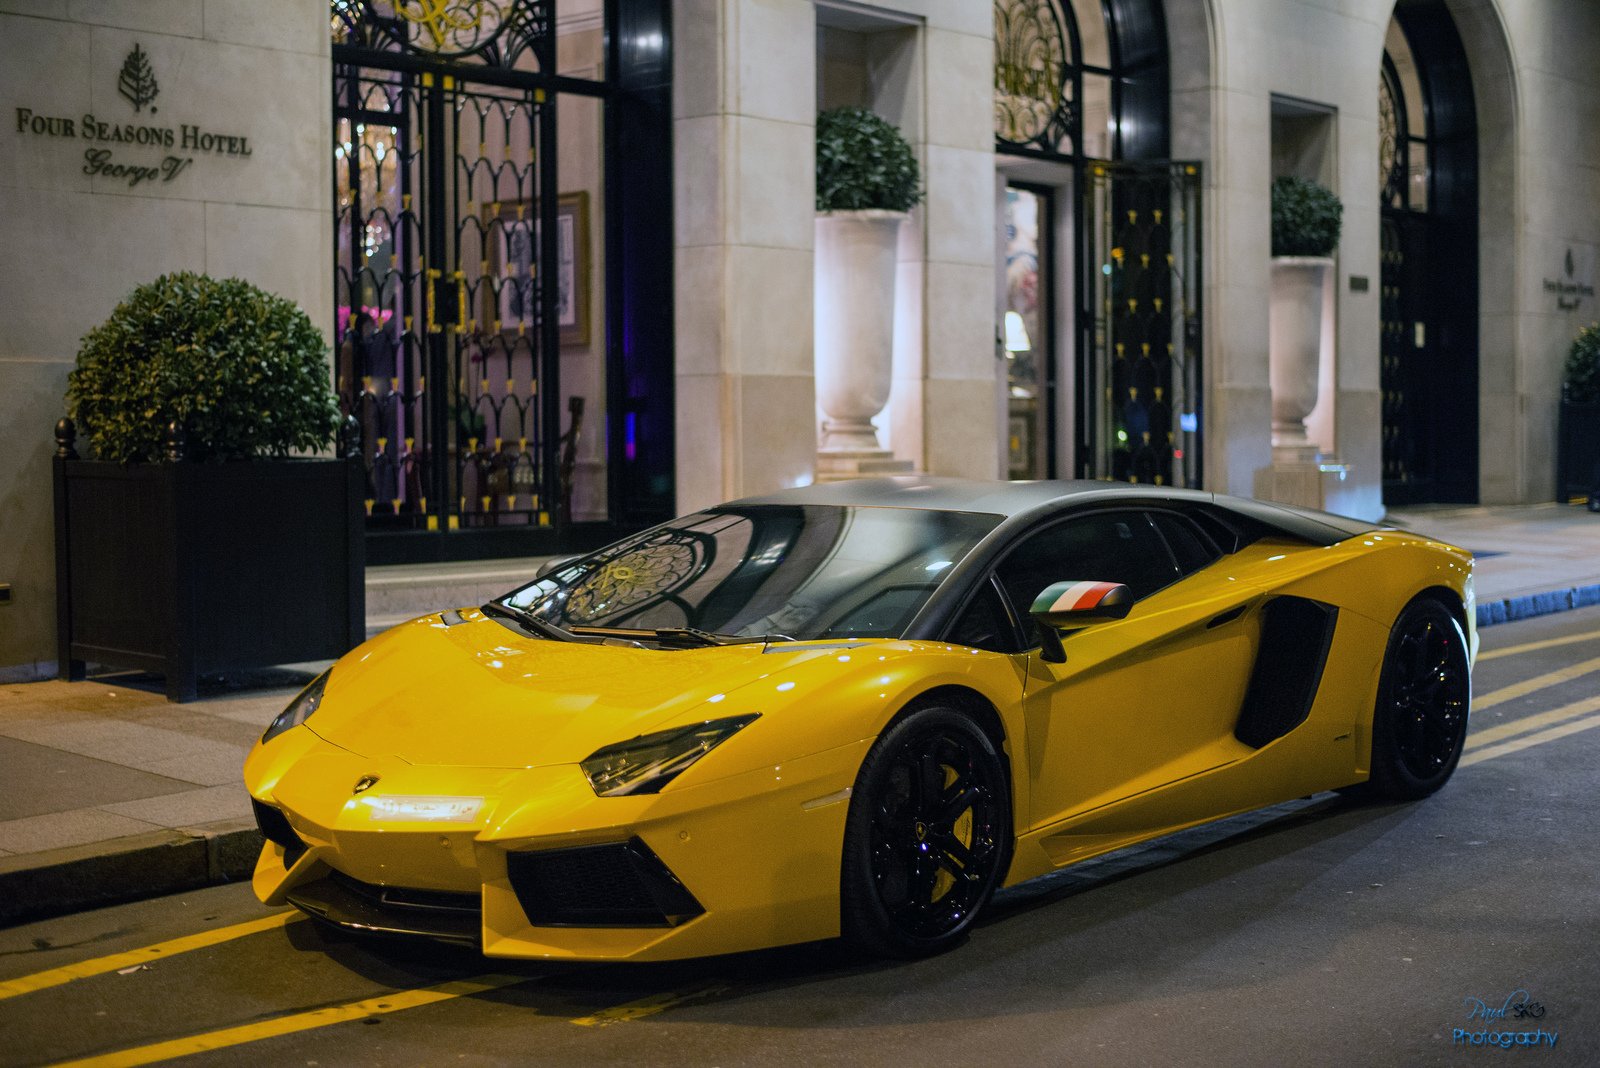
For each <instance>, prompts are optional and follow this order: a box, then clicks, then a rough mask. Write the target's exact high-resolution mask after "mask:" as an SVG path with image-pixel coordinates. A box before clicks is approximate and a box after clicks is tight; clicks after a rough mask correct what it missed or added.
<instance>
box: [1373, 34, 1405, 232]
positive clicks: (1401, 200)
mask: <svg viewBox="0 0 1600 1068" xmlns="http://www.w3.org/2000/svg"><path fill="white" fill-rule="evenodd" d="M1383 59H1384V62H1383V73H1382V75H1381V76H1380V77H1379V79H1378V189H1379V195H1380V196H1381V197H1382V198H1383V200H1382V203H1383V205H1384V206H1385V207H1392V208H1404V207H1405V206H1406V181H1407V174H1408V172H1409V170H1410V167H1409V165H1408V162H1409V161H1408V157H1409V155H1410V148H1411V135H1410V129H1409V124H1408V123H1407V121H1406V119H1407V116H1406V98H1405V94H1404V93H1403V92H1402V91H1401V89H1400V79H1399V76H1398V75H1397V74H1396V73H1395V69H1394V62H1393V60H1391V59H1390V58H1389V57H1388V55H1387V54H1385V55H1384V57H1383Z"/></svg>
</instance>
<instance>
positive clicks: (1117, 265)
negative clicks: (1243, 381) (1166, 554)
mask: <svg viewBox="0 0 1600 1068" xmlns="http://www.w3.org/2000/svg"><path fill="white" fill-rule="evenodd" d="M1087 203H1088V205H1089V207H1090V213H1091V214H1090V218H1091V219H1092V223H1093V225H1092V230H1091V232H1090V235H1089V241H1090V246H1091V247H1090V253H1089V256H1088V257H1087V258H1088V263H1089V266H1090V269H1089V272H1088V273H1089V279H1090V280H1089V287H1090V294H1089V300H1090V314H1089V315H1088V316H1086V325H1085V329H1084V336H1083V338H1082V340H1081V344H1083V345H1084V346H1085V347H1086V349H1087V350H1088V351H1091V352H1093V353H1094V354H1095V359H1093V360H1090V361H1086V369H1085V372H1084V375H1083V377H1084V380H1083V381H1082V382H1080V388H1079V392H1080V405H1079V410H1080V419H1079V422H1080V425H1081V426H1082V427H1083V433H1084V435H1085V441H1084V442H1083V445H1082V447H1081V451H1082V452H1083V454H1084V455H1086V456H1088V457H1089V458H1090V459H1089V469H1088V470H1087V471H1086V472H1085V473H1086V474H1087V475H1089V477H1093V478H1107V479H1113V480H1115V481H1118V482H1145V483H1153V484H1155V485H1176V486H1190V487H1198V486H1199V485H1200V482H1201V456H1200V450H1199V443H1200V437H1199V435H1200V419H1201V414H1202V413H1201V410H1200V406H1201V398H1202V395H1203V394H1202V389H1201V377H1200V338H1201V320H1200V212H1199V206H1200V173H1199V165H1198V164H1194V163H1165V162H1163V163H1158V164H1144V165H1141V164H1135V163H1099V162H1097V163H1093V164H1091V165H1090V166H1089V171H1088V197H1087ZM1083 398H1094V402H1093V403H1092V404H1085V403H1082V399H1083Z"/></svg>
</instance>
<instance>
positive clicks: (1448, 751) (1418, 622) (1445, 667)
mask: <svg viewBox="0 0 1600 1068" xmlns="http://www.w3.org/2000/svg"><path fill="white" fill-rule="evenodd" d="M1471 704H1472V675H1471V669H1470V668H1469V667H1468V664H1467V640H1466V637H1465V636H1464V635H1463V634H1462V633H1461V624H1459V623H1457V622H1456V619H1455V616H1453V615H1451V613H1450V610H1449V609H1448V608H1446V607H1445V606H1444V605H1442V604H1440V603H1439V602H1438V601H1431V600H1419V601H1412V602H1411V603H1410V604H1408V605H1407V606H1406V607H1405V610H1404V611H1402V612H1401V613H1400V617H1399V618H1398V619H1396V620H1395V623H1394V627H1393V628H1391V629H1390V631H1389V643H1388V646H1387V647H1386V648H1385V650H1384V654H1383V671H1382V673H1381V675H1380V676H1379V679H1378V703H1377V706H1376V708H1374V709H1373V714H1372V774H1371V777H1370V778H1369V779H1368V780H1367V782H1366V783H1364V784H1362V785H1361V786H1360V787H1357V788H1356V789H1355V790H1354V791H1352V792H1354V793H1357V794H1358V795H1362V796H1366V797H1370V798H1373V799H1375V800H1385V801H1415V800H1418V799H1420V798H1424V797H1427V796H1428V795H1429V794H1431V793H1433V792H1434V791H1435V790H1437V789H1439V787H1441V786H1443V785H1444V784H1445V783H1446V782H1447V781H1448V780H1449V778H1450V776H1451V774H1452V773H1453V772H1454V771H1455V770H1456V764H1458V763H1459V762H1460V760H1461V748H1462V745H1463V744H1464V743H1465V741H1466V737H1467V713H1468V710H1469V709H1470V707H1471Z"/></svg>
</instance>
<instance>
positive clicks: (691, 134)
mask: <svg viewBox="0 0 1600 1068" xmlns="http://www.w3.org/2000/svg"><path fill="white" fill-rule="evenodd" d="M672 15H673V18H672V23H673V35H674V40H673V119H674V122H673V135H674V146H673V160H674V170H675V174H674V181H673V186H674V197H675V211H676V244H677V249H676V254H675V268H676V293H675V303H676V319H677V322H676V350H677V354H676V360H677V373H676V381H677V447H678V461H677V495H678V510H679V511H689V510H691V509H694V508H698V507H703V506H705V505H708V504H714V503H716V502H718V501H722V500H726V499H728V498H732V497H739V496H743V495H748V494H753V493H760V492H764V491H768V490H773V489H778V488H781V487H784V486H794V485H800V484H803V483H806V482H810V481H811V479H812V477H813V474H814V471H813V465H814V463H815V459H816V430H815V427H814V425H813V420H814V416H815V411H816V401H815V395H816V391H815V387H814V382H813V377H812V321H811V309H812V297H811V292H812V227H813V222H812V220H813V216H814V215H815V204H816V196H815V169H816V168H815V163H814V157H815V147H814V146H815V140H816V131H815V125H816V89H815V86H816V48H815V45H814V41H815V35H816V20H815V10H814V8H813V7H812V4H811V2H810V0H674V3H673V6H672Z"/></svg>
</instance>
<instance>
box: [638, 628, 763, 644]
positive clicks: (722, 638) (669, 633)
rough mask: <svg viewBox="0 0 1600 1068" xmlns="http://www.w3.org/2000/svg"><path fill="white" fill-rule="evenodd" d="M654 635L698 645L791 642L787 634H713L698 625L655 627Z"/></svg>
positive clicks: (663, 638) (664, 639) (666, 639)
mask: <svg viewBox="0 0 1600 1068" xmlns="http://www.w3.org/2000/svg"><path fill="white" fill-rule="evenodd" d="M656 637H657V638H659V639H661V640H662V641H685V640H687V641H692V642H695V643H697V644H699V645H753V644H755V643H757V642H760V643H761V644H763V645H764V644H767V643H769V642H792V641H794V639H793V638H791V637H789V636H788V635H787V634H713V633H712V632H711V631H709V630H701V629H700V628H699V627H657V628H656Z"/></svg>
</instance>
